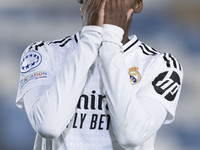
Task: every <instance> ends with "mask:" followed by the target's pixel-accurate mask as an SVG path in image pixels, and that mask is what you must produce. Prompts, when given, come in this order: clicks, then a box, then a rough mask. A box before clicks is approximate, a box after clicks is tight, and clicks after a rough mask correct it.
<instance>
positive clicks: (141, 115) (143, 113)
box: [99, 25, 167, 148]
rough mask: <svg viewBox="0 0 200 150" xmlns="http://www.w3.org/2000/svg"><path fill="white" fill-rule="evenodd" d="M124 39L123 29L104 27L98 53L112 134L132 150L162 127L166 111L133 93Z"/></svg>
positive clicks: (123, 145) (110, 26) (150, 99)
mask: <svg viewBox="0 0 200 150" xmlns="http://www.w3.org/2000/svg"><path fill="white" fill-rule="evenodd" d="M122 36H123V30H122V29H121V28H119V27H117V26H113V25H104V27H103V37H102V46H101V48H100V50H99V52H100V57H101V60H102V64H103V66H102V71H101V74H102V79H103V83H104V86H105V89H106V93H107V97H108V106H109V110H110V115H111V122H112V126H113V130H114V131H113V132H114V133H115V136H116V138H117V140H118V142H119V144H120V145H121V146H122V147H126V148H130V147H134V146H137V145H139V144H141V143H143V142H144V141H146V140H147V139H148V138H149V137H151V136H152V135H153V134H155V133H156V132H157V130H158V129H159V128H160V127H161V125H162V124H163V122H164V120H165V118H166V114H167V112H166V109H165V108H164V107H163V106H162V105H161V104H160V103H158V102H157V101H155V100H153V99H152V98H148V97H145V96H137V94H136V93H134V86H131V84H130V77H129V75H128V73H127V67H126V65H125V62H124V58H123V55H122V44H121V40H122ZM155 108H156V109H155ZM158 112H159V113H158Z"/></svg>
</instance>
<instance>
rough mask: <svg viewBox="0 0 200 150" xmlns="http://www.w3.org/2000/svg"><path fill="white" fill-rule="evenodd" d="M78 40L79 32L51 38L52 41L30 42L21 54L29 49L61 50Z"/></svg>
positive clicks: (43, 50)
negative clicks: (54, 38)
mask: <svg viewBox="0 0 200 150" xmlns="http://www.w3.org/2000/svg"><path fill="white" fill-rule="evenodd" d="M78 41H79V32H77V33H76V34H74V35H72V36H66V37H64V38H60V39H56V40H52V41H39V42H34V43H32V44H30V45H29V46H28V47H27V48H26V49H25V51H24V52H23V54H25V53H27V52H30V51H37V52H38V53H49V52H50V51H60V50H61V51H62V50H66V49H67V48H69V47H71V46H73V45H77V43H78Z"/></svg>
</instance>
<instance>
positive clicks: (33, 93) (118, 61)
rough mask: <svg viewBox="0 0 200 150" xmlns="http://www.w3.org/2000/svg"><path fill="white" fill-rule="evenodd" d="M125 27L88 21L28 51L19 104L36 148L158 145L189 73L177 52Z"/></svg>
mask: <svg viewBox="0 0 200 150" xmlns="http://www.w3.org/2000/svg"><path fill="white" fill-rule="evenodd" d="M122 37H123V30H122V29H121V28H119V27H116V26H113V25H104V27H103V29H102V28H101V27H97V26H86V27H84V28H83V29H82V31H81V32H77V33H76V34H75V35H73V36H71V37H66V38H63V39H60V40H55V41H48V42H44V41H41V42H37V43H33V44H31V45H30V46H29V47H27V49H26V50H25V51H24V53H23V54H22V58H21V76H20V84H19V89H18V95H17V99H16V104H17V106H18V107H20V108H23V109H25V110H26V113H27V116H28V118H29V120H30V123H31V125H32V126H33V128H34V130H35V131H36V132H37V135H36V139H35V144H34V150H39V149H40V150H76V149H77V150H89V149H95V150H103V149H106V150H154V141H155V137H156V133H157V131H158V130H159V128H160V127H161V126H162V124H168V123H171V122H172V121H173V120H174V117H175V111H176V107H177V103H178V100H179V96H180V91H181V86H182V80H183V71H182V67H181V65H180V63H179V62H178V60H177V59H175V58H174V57H173V56H172V55H171V54H168V53H160V52H158V51H156V50H155V49H153V48H151V47H149V46H148V45H146V44H145V43H143V42H141V41H139V40H138V39H137V37H136V36H135V35H133V36H130V41H129V42H128V43H126V44H125V45H122V43H121V40H122Z"/></svg>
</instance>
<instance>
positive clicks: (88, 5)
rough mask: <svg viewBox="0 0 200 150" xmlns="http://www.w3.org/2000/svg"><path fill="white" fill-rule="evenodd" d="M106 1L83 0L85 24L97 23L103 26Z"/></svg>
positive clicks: (82, 9)
mask: <svg viewBox="0 0 200 150" xmlns="http://www.w3.org/2000/svg"><path fill="white" fill-rule="evenodd" d="M106 1H107V0H83V7H81V15H82V19H83V26H88V25H95V26H100V27H103V22H104V15H105V11H104V9H105V4H106Z"/></svg>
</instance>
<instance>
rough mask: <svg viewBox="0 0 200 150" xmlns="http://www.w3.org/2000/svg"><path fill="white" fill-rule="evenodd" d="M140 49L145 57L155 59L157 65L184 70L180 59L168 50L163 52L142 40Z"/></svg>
mask: <svg viewBox="0 0 200 150" xmlns="http://www.w3.org/2000/svg"><path fill="white" fill-rule="evenodd" d="M138 49H139V50H140V51H141V53H142V55H144V57H149V58H151V59H154V60H155V65H157V66H163V67H166V68H168V69H173V70H178V71H181V72H182V71H183V68H182V65H181V63H180V61H179V60H178V59H177V58H176V57H175V56H173V55H172V54H170V53H168V52H161V51H159V50H157V49H155V48H153V47H151V46H149V45H147V44H145V43H144V42H140V44H139V45H138Z"/></svg>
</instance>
